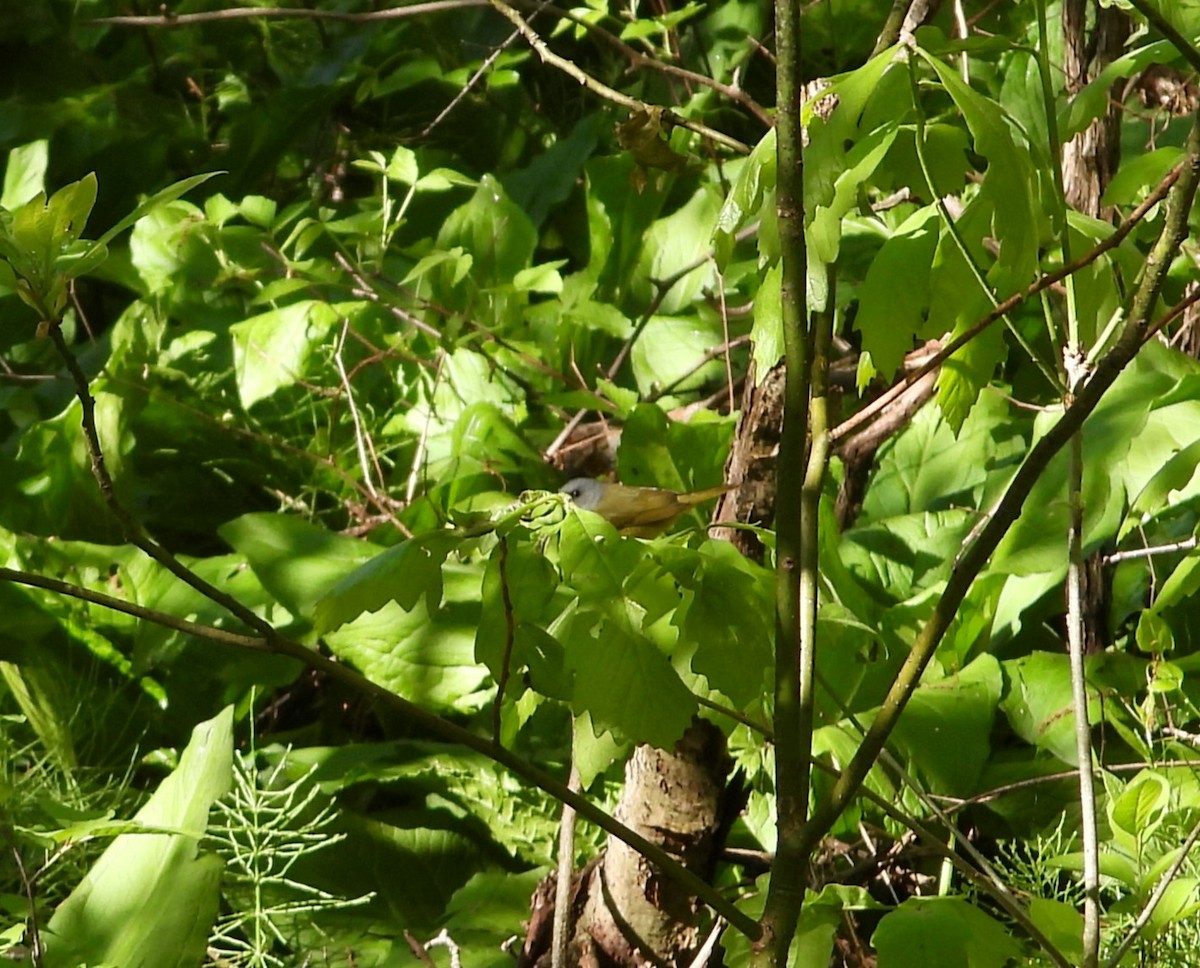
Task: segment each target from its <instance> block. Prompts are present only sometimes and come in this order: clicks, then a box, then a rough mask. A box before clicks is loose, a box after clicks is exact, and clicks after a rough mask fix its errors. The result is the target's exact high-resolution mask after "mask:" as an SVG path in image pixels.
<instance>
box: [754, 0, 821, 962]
mask: <svg viewBox="0 0 1200 968" xmlns="http://www.w3.org/2000/svg"><path fill="white" fill-rule="evenodd" d="M775 55H776V75H775V76H776V103H777V104H778V106H779V112H778V117H777V119H776V129H775V137H776V146H775V150H776V170H777V172H778V176H777V181H776V212H777V218H778V223H779V243H780V252H781V255H780V258H781V262H782V283H781V300H780V302H781V315H782V326H783V341H784V365H785V367H786V370H785V383H784V404H783V429H782V436H781V438H780V444H779V458H778V463H777V470H776V491H775V527H776V536H777V537H776V542H777V543H776V553H775V722H774V730H775V801H776V814H777V819H776V831H777V838H776V853H775V863H774V864H773V866H772V870H771V882H770V887H769V888H768V890H767V898H766V904H765V906H764V908H763V914H762V918H761V920H760V921H759V924H760V926H761V928H762V937H761V938H760V939H759V942H758V944H757V945H756V946H755V951H754V954H753V956H752V960H751V963H752V964H753V965H755V966H759V968H766V966H768V965H772V964H774V965H778V966H780V968H783V966H784V965H786V964H787V954H788V949H789V947H790V945H791V940H792V936H793V935H794V934H795V932H796V924H797V922H798V920H799V918H800V908H801V905H802V903H803V901H804V888H805V874H806V871H807V865H808V850H807V849H806V847H805V838H804V828H805V820H806V817H807V810H808V770H807V768H806V763H807V762H808V757H809V752H808V750H807V747H806V743H805V742H804V740H803V735H802V723H803V718H804V713H803V711H802V708H801V702H800V695H799V688H800V649H801V637H800V623H799V614H798V604H799V600H800V599H799V596H800V570H801V562H802V558H803V545H802V540H803V537H802V534H803V532H802V523H801V521H802V511H801V501H802V499H803V498H802V492H803V482H802V478H801V476H802V474H803V472H804V471H803V469H804V467H805V465H806V456H805V450H806V446H805V442H806V434H807V431H808V398H809V373H808V359H807V357H808V347H807V335H806V334H807V325H808V320H807V291H808V285H807V283H808V280H807V261H808V255H807V252H806V248H805V239H804V158H803V153H802V147H801V145H802V137H803V130H802V127H801V122H800V101H801V88H800V76H801V74H800V5H799V4H798V3H796V2H795V0H777V2H776V4H775Z"/></svg>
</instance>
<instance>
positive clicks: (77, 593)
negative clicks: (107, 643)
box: [0, 568, 271, 652]
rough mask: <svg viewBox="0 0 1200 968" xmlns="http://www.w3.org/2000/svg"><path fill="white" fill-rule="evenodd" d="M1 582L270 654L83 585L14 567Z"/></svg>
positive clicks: (255, 642) (237, 637)
mask: <svg viewBox="0 0 1200 968" xmlns="http://www.w3.org/2000/svg"><path fill="white" fill-rule="evenodd" d="M0 581H11V582H15V583H16V584H18V585H28V586H30V587H31V588H44V589H45V590H46V591H50V592H56V593H57V594H59V595H66V596H68V597H69V598H77V599H79V600H80V601H83V602H90V603H91V604H92V605H100V606H102V607H103V608H108V609H111V610H112V611H114V612H121V613H123V614H125V615H132V616H133V617H134V618H140V619H142V620H143V621H146V622H153V623H154V624H155V625H160V626H162V627H163V628H168V629H174V630H175V631H176V632H184V633H186V634H188V635H194V636H196V637H197V638H200V639H208V640H209V641H210V642H219V643H220V644H222V645H232V646H236V647H237V648H239V649H253V650H255V651H258V652H269V651H271V649H270V647H269V646H267V645H266V644H265V643H264V642H263V640H262V639H261V638H257V637H255V636H250V635H241V634H240V633H238V632H230V631H228V630H227V629H222V628H217V627H216V626H214V625H201V624H200V623H199V622H189V621H188V620H187V619H182V618H177V617H175V616H174V615H170V614H168V613H167V612H160V611H158V610H157V609H154V608H147V607H146V606H144V605H135V604H134V603H133V602H129V601H126V600H125V599H123V598H114V597H112V596H111V595H105V594H103V593H102V592H94V591H92V590H91V589H90V588H84V587H83V586H82V585H72V584H70V583H69V582H65V581H58V580H57V579H55V578H46V577H44V576H42V575H34V574H31V573H29V572H27V571H19V570H18V569H15V568H0Z"/></svg>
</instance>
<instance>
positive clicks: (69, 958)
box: [43, 707, 233, 968]
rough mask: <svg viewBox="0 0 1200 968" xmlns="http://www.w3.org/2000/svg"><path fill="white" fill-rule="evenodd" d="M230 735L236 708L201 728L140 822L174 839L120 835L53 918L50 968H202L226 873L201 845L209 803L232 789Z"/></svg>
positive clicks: (49, 932)
mask: <svg viewBox="0 0 1200 968" xmlns="http://www.w3.org/2000/svg"><path fill="white" fill-rule="evenodd" d="M232 726H233V709H232V707H229V708H226V709H225V710H224V711H223V712H222V713H220V714H219V715H218V716H216V717H215V718H214V719H212V720H210V721H208V722H206V723H201V724H200V725H199V726H197V727H196V728H195V729H194V730H193V732H192V739H191V742H189V743H188V746H187V748H186V749H185V750H184V751H183V754H182V755H181V756H180V758H179V765H178V766H177V767H176V768H175V770H174V772H173V773H172V774H171V775H170V776H169V777H167V778H166V779H165V780H163V782H162V783H161V784H160V785H159V788H158V790H157V791H155V793H154V795H153V796H152V797H151V798H150V801H149V802H148V803H147V804H146V806H144V807H143V808H142V809H141V810H139V811H138V813H137V815H136V818H135V819H136V820H137V822H138V823H140V824H143V825H145V826H146V827H150V828H153V827H159V828H161V827H166V828H171V829H173V830H174V831H177V832H175V833H139V834H122V835H121V836H119V837H118V838H117V839H116V840H114V841H113V842H112V843H111V844H110V845H109V847H108V849H107V850H105V852H104V854H103V855H102V856H101V858H100V860H99V861H97V862H96V864H95V866H94V867H93V868H92V869H91V870H90V871H89V872H88V874H87V876H86V877H85V878H84V880H83V883H81V884H80V885H79V887H77V888H76V889H75V891H74V892H73V893H72V894H71V896H70V897H69V898H67V900H66V901H65V902H63V904H62V905H61V906H60V907H59V908H58V910H57V911H55V913H54V916H53V917H52V918H51V919H50V924H49V925H48V927H47V929H46V931H45V933H44V935H43V941H44V942H45V945H46V955H45V958H46V964H47V965H48V966H50V968H58V966H63V968H75V966H76V965H80V964H93V965H99V964H104V963H109V964H114V965H121V966H122V968H160V966H161V968H187V966H193V965H196V964H199V963H200V961H201V960H202V959H203V957H204V952H205V948H206V945H207V942H208V933H209V929H210V928H211V926H212V923H213V920H214V918H215V917H216V914H217V902H218V898H219V894H218V891H219V886H220V879H221V866H222V865H221V861H220V860H219V859H218V858H217V857H216V856H215V855H213V854H208V853H205V852H202V851H200V850H199V848H198V846H197V841H198V840H199V838H200V836H201V835H202V834H203V833H204V830H205V827H206V826H207V823H208V812H209V809H210V808H211V807H212V804H213V801H214V800H216V799H217V797H219V796H221V795H222V794H223V793H225V791H226V790H228V789H229V785H230V779H231V775H232V769H233V765H232V758H233V734H232Z"/></svg>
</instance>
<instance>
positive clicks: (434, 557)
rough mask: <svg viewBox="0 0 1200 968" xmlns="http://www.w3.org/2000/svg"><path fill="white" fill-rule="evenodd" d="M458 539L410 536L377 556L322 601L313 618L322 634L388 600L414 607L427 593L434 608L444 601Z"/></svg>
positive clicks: (375, 609)
mask: <svg viewBox="0 0 1200 968" xmlns="http://www.w3.org/2000/svg"><path fill="white" fill-rule="evenodd" d="M456 543H457V539H456V538H455V537H454V536H453V535H450V534H444V533H436V532H435V533H433V534H427V535H420V536H417V537H414V538H410V539H409V540H407V541H404V542H402V543H400V544H398V545H396V546H395V547H394V548H389V549H388V550H387V551H384V552H383V553H382V554H378V555H376V556H375V557H374V558H372V559H371V560H370V561H368V562H366V563H365V564H363V565H361V566H359V567H358V568H356V569H355V570H354V571H352V572H351V573H350V574H348V575H347V576H346V577H345V578H343V579H342V580H341V581H339V582H338V583H337V584H336V585H334V586H333V588H331V589H329V591H327V592H326V593H325V594H324V595H323V596H321V598H320V599H319V600H318V601H317V604H316V607H315V608H314V610H313V621H314V624H315V625H316V628H317V631H318V633H322V634H323V633H326V632H329V631H330V630H332V629H336V628H338V627H339V626H342V625H344V624H346V623H347V622H350V621H353V620H354V619H356V618H357V617H358V616H359V615H362V614H363V612H375V611H378V610H379V609H381V608H383V606H384V605H386V604H387V603H388V602H396V603H397V604H398V605H399V606H400V607H401V608H402V609H404V610H405V611H411V610H412V608H413V607H414V606H415V605H416V604H417V601H418V600H419V599H421V598H424V599H425V601H426V603H427V605H428V606H429V607H430V608H431V609H436V608H437V606H438V603H439V602H441V600H442V562H444V561H445V560H446V555H448V554H449V553H450V551H451V549H452V548H453V547H454V546H455V544H456Z"/></svg>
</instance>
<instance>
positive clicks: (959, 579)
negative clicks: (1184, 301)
mask: <svg viewBox="0 0 1200 968" xmlns="http://www.w3.org/2000/svg"><path fill="white" fill-rule="evenodd" d="M1186 151H1187V159H1186V163H1185V165H1184V167H1183V169H1182V171H1181V173H1180V176H1179V179H1178V180H1177V181H1176V182H1175V184H1174V186H1172V188H1171V190H1170V192H1169V193H1168V196H1167V205H1166V216H1165V218H1164V219H1163V227H1162V231H1161V233H1160V235H1159V237H1158V239H1157V240H1156V241H1155V242H1154V244H1153V246H1151V249H1150V252H1149V254H1148V255H1147V256H1146V260H1145V264H1144V267H1143V270H1142V273H1141V276H1140V277H1139V279H1138V283H1137V288H1136V289H1135V290H1134V293H1133V296H1132V298H1131V299H1130V301H1129V310H1128V313H1127V314H1126V323H1125V327H1124V330H1123V331H1122V333H1121V336H1120V338H1119V339H1118V340H1117V342H1116V344H1115V345H1114V346H1113V348H1112V349H1111V350H1110V351H1109V352H1108V353H1106V354H1105V355H1104V356H1103V357H1102V358H1101V359H1100V361H1099V362H1098V363H1097V364H1096V367H1095V370H1094V371H1093V372H1092V373H1091V374H1090V375H1089V376H1088V377H1087V378H1086V379H1084V380H1083V381H1082V382H1080V384H1079V385H1078V387H1077V391H1076V393H1075V396H1074V399H1073V400H1072V402H1071V404H1070V406H1068V407H1067V408H1066V410H1064V411H1063V414H1062V416H1061V417H1060V418H1059V420H1058V422H1057V423H1056V424H1055V425H1054V426H1053V427H1051V428H1050V429H1049V430H1048V431H1047V432H1046V434H1045V435H1044V436H1043V437H1042V438H1041V439H1040V440H1038V442H1037V443H1036V444H1034V446H1033V448H1032V449H1031V450H1030V451H1029V454H1028V455H1027V456H1026V458H1025V460H1024V461H1022V463H1021V466H1020V468H1019V469H1018V470H1017V473H1016V474H1015V475H1014V477H1013V479H1012V482H1011V483H1010V484H1009V486H1008V489H1007V490H1006V491H1005V492H1004V495H1003V496H1002V497H1001V498H1000V501H999V502H998V503H997V504H996V507H995V509H994V510H993V512H992V515H991V517H990V518H989V519H988V521H987V524H986V525H985V526H984V527H983V528H982V530H980V532H979V533H978V535H976V537H975V539H974V541H973V542H971V543H970V544H969V545H968V546H967V548H966V549H965V550H964V552H963V553H962V555H961V556H960V557H959V559H958V561H957V563H956V564H955V566H954V568H953V570H952V571H951V573H950V577H949V578H948V579H947V581H946V586H945V588H944V589H943V591H942V596H941V598H939V599H938V601H937V603H936V604H935V605H934V609H933V614H932V615H931V616H930V617H929V619H928V621H927V622H926V623H925V626H924V627H923V628H922V629H921V632H920V634H919V635H918V636H917V638H916V640H915V641H914V642H913V645H912V648H911V649H910V650H909V653H908V657H907V658H906V659H905V660H904V664H903V665H902V666H901V668H900V670H899V672H898V673H897V674H896V679H895V681H894V682H893V683H892V687H891V688H890V689H889V690H888V694H887V696H886V697H885V699H884V701H883V703H882V705H881V706H880V709H879V712H878V714H877V715H876V717H875V719H874V721H873V722H872V723H871V726H870V728H869V729H868V730H867V735H866V736H865V737H864V738H863V741H862V743H861V744H860V745H859V748H858V750H857V751H856V752H855V754H854V756H853V758H852V759H851V760H850V762H849V763H848V764H847V765H846V767H845V769H843V770H842V775H841V776H840V777H839V778H838V781H837V783H836V784H835V785H834V788H833V790H832V792H831V793H830V796H829V800H828V801H827V802H825V803H823V804H821V806H820V808H819V809H818V811H817V812H816V813H815V814H814V815H813V817H812V819H811V820H810V821H809V822H808V824H807V825H806V826H805V827H804V844H803V845H802V847H803V848H805V849H811V848H812V847H815V845H816V844H817V842H818V841H819V840H820V838H821V837H822V836H824V834H825V832H826V831H828V830H829V829H830V828H831V827H832V826H833V824H834V822H835V821H836V820H837V818H838V815H839V814H841V812H842V811H843V810H844V809H845V808H846V807H847V806H848V805H849V804H850V801H851V800H852V799H853V797H854V796H855V794H856V793H857V792H858V790H859V788H860V787H861V786H862V783H863V781H864V780H865V779H866V777H867V773H868V772H869V771H870V769H871V766H872V765H873V764H874V762H875V759H876V758H877V757H878V756H879V752H880V750H882V749H883V746H884V743H885V742H886V741H887V739H888V737H889V736H890V735H891V732H892V730H893V729H894V728H895V726H896V723H897V722H898V721H899V718H900V714H901V713H902V712H903V710H904V707H905V705H907V703H908V700H909V699H910V698H911V697H912V694H913V692H914V691H915V690H916V687H917V684H918V682H919V681H920V677H921V673H922V672H923V671H924V669H925V667H926V665H928V663H929V660H930V659H931V658H933V654H934V652H935V651H936V650H937V647H938V644H939V643H940V642H941V641H942V638H943V637H944V636H945V634H946V632H947V631H948V630H949V628H950V624H951V622H952V621H953V620H954V616H955V613H956V612H957V611H958V607H959V605H961V604H962V600H963V599H964V598H965V597H966V594H967V591H968V590H969V589H970V587H971V583H972V582H973V581H974V579H975V576H976V575H977V574H978V573H979V571H980V570H981V569H982V568H983V566H984V565H985V564H986V563H987V560H988V558H989V557H990V556H991V554H992V552H993V551H994V550H995V549H996V546H997V545H998V544H999V543H1000V539H1001V538H1002V537H1003V536H1004V534H1005V533H1006V532H1007V531H1008V529H1009V528H1010V527H1011V526H1012V524H1013V522H1014V521H1016V519H1017V517H1018V516H1019V515H1020V513H1021V510H1022V507H1023V506H1024V503H1025V500H1026V498H1027V497H1028V496H1029V493H1030V492H1031V491H1032V490H1033V486H1034V484H1036V483H1037V481H1038V478H1040V477H1041V475H1042V473H1043V471H1044V470H1045V468H1046V466H1047V464H1048V463H1049V462H1050V459H1051V458H1052V457H1053V456H1054V455H1055V454H1057V453H1058V452H1059V451H1060V450H1062V448H1063V447H1065V446H1067V444H1069V443H1070V441H1071V438H1072V437H1073V436H1074V435H1075V434H1076V433H1077V432H1078V431H1079V429H1080V428H1081V427H1082V426H1083V422H1084V420H1086V419H1087V417H1088V415H1089V414H1090V413H1091V412H1092V411H1093V410H1094V409H1095V408H1096V405H1097V404H1098V403H1099V402H1100V398H1101V397H1102V396H1103V395H1104V394H1105V393H1106V392H1107V391H1108V389H1109V388H1110V387H1111V386H1112V385H1113V382H1114V381H1115V380H1116V379H1117V376H1118V375H1119V374H1120V373H1121V371H1122V370H1123V369H1124V368H1125V367H1126V366H1127V365H1128V364H1129V363H1130V361H1131V360H1132V359H1133V358H1134V357H1135V356H1136V355H1137V353H1138V350H1140V349H1141V347H1142V345H1143V344H1144V342H1145V340H1146V338H1147V334H1148V333H1149V332H1150V331H1151V330H1152V328H1153V322H1152V320H1151V316H1150V314H1151V311H1152V310H1153V308H1154V304H1155V302H1156V301H1157V300H1158V297H1159V294H1160V293H1161V291H1162V286H1163V282H1164V281H1165V279H1166V275H1167V270H1168V269H1169V268H1170V265H1171V262H1172V260H1173V259H1174V257H1175V256H1176V255H1177V254H1178V252H1179V247H1180V245H1181V244H1182V242H1183V240H1184V239H1185V238H1186V237H1187V232H1188V213H1189V212H1190V211H1191V207H1192V203H1193V202H1194V200H1195V198H1196V188H1197V184H1198V183H1200V117H1197V118H1195V119H1193V126H1192V131H1191V133H1190V134H1189V136H1188V140H1187V146H1186ZM778 755H779V753H778V750H777V752H776V756H777V757H778Z"/></svg>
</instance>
